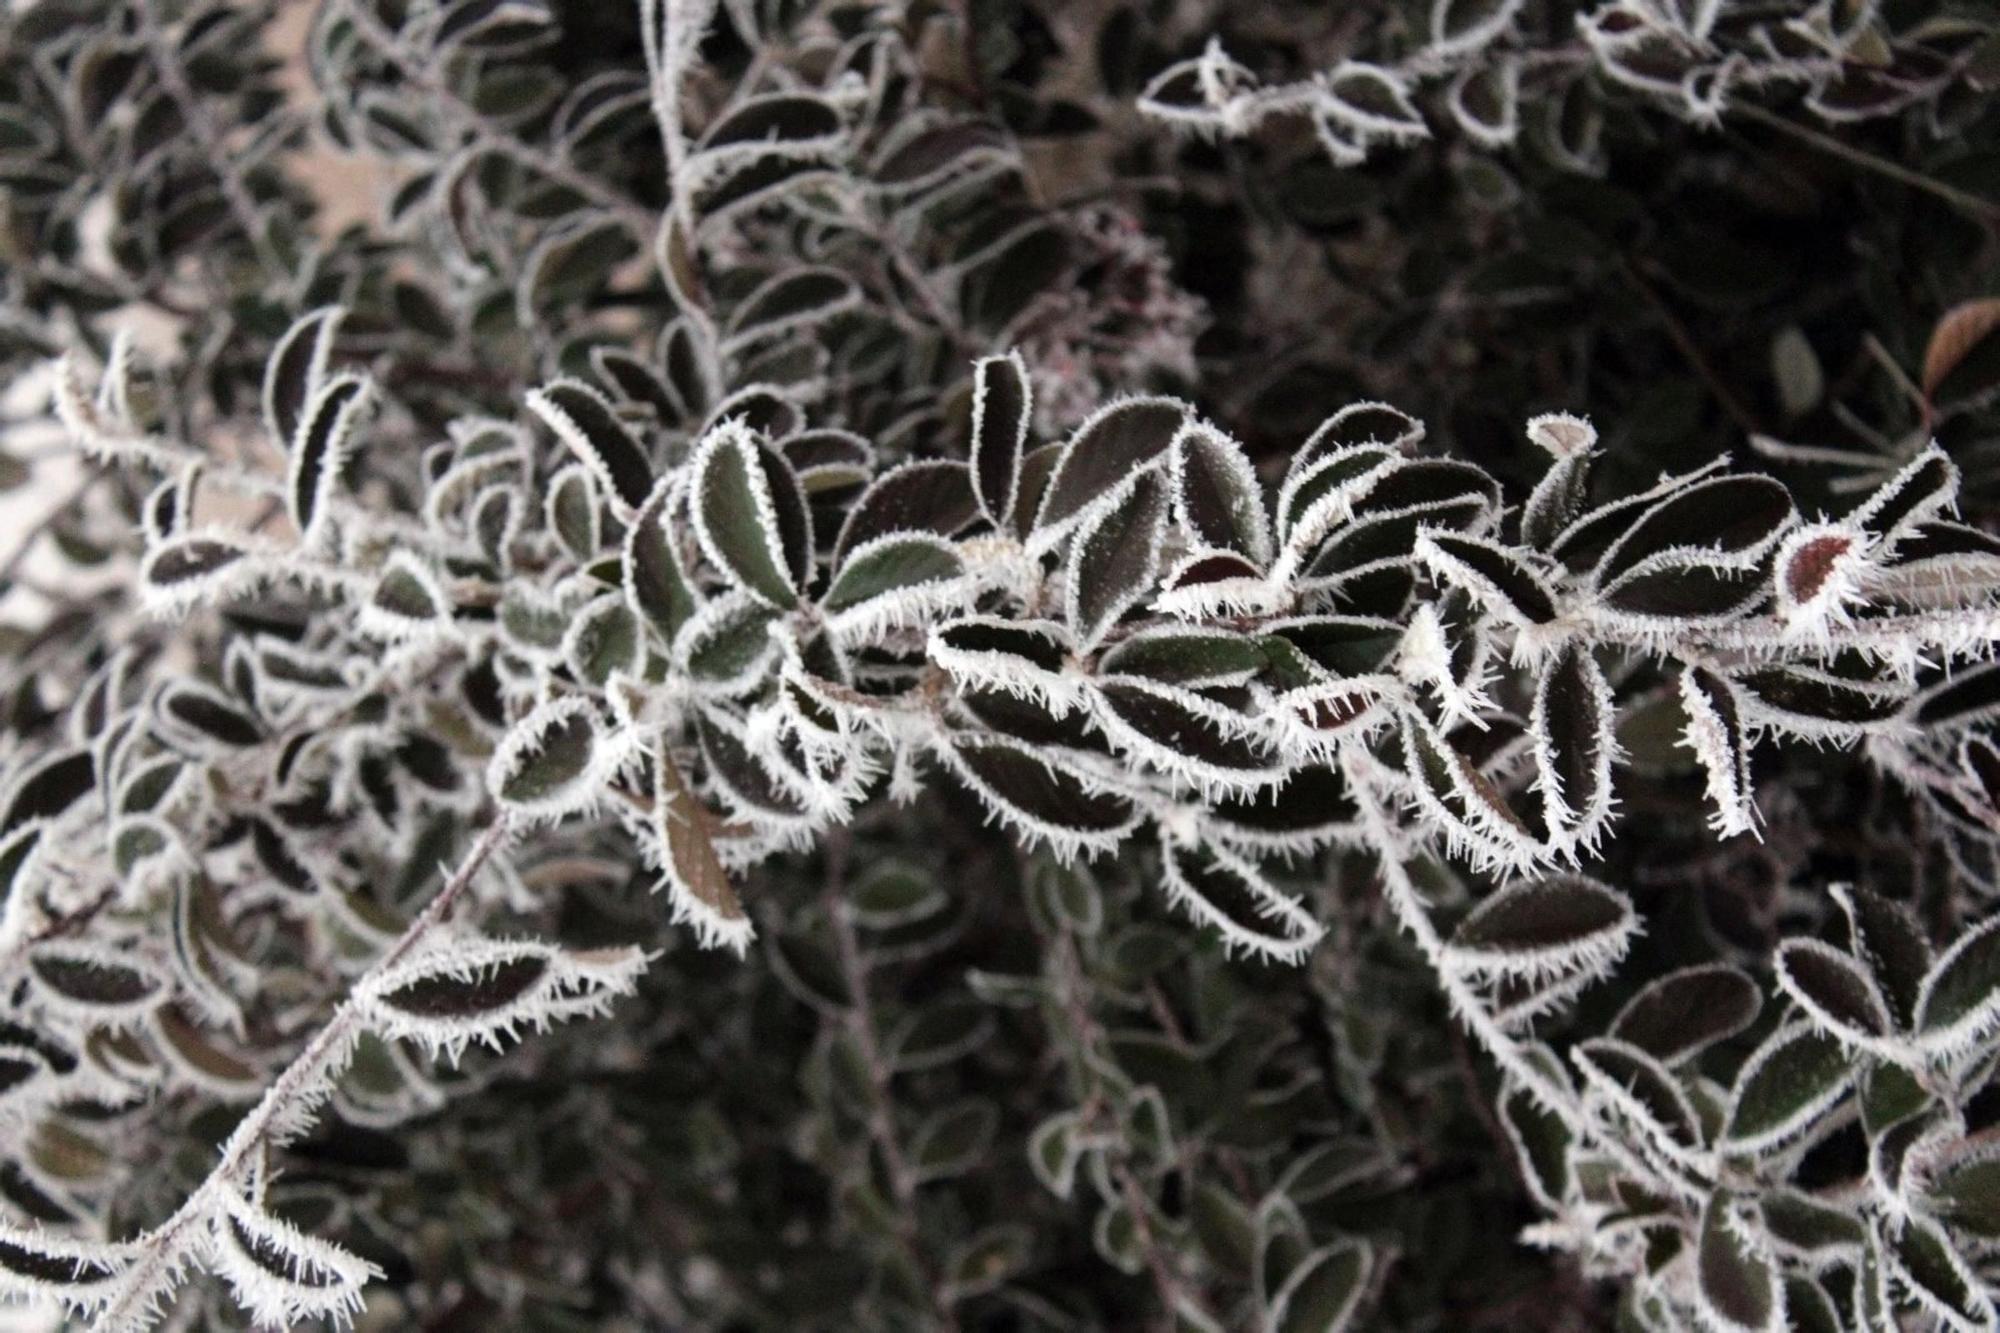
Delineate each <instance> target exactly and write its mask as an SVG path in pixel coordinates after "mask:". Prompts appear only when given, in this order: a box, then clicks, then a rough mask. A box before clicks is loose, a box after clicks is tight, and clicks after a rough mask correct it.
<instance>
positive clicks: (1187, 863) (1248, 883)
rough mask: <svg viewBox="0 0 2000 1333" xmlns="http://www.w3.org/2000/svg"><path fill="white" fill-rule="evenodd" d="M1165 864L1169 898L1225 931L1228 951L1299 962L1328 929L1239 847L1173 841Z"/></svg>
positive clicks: (1164, 853)
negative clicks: (1233, 849) (1230, 848)
mask: <svg viewBox="0 0 2000 1333" xmlns="http://www.w3.org/2000/svg"><path fill="white" fill-rule="evenodd" d="M1160 867H1161V870H1162V871H1163V875H1162V884H1163V886H1164V887H1165V889H1166V893H1167V901H1168V902H1170V903H1172V904H1173V905H1174V906H1175V907H1177V908H1179V909H1180V910H1182V911H1183V912H1186V913H1187V914H1188V915H1189V916H1191V917H1193V918H1194V919H1195V920H1196V921H1198V922H1201V923H1203V924H1205V925H1210V926H1214V927H1215V928H1216V930H1218V931H1219V932H1221V935H1222V947H1223V949H1224V951H1225V952H1228V953H1234V952H1235V951H1236V950H1238V949H1241V950H1243V951H1244V952H1245V953H1247V954H1251V955H1253V956H1255V957H1259V958H1268V959H1271V960H1273V961H1275V962H1281V963H1297V962H1300V961H1301V960H1303V959H1304V958H1305V956H1306V955H1307V954H1308V953H1310V952H1311V951H1312V949H1313V946H1314V945H1316V944H1318V943H1319V941H1320V940H1321V938H1322V937H1324V935H1325V934H1326V929H1325V927H1323V926H1321V925H1320V923H1319V922H1318V921H1316V920H1314V919H1313V916H1312V914H1311V913H1310V912H1308V911H1307V910H1306V909H1305V907H1304V906H1302V905H1301V904H1300V903H1299V901H1298V900H1297V899H1295V898H1293V897H1292V896H1291V895H1289V894H1287V893H1285V892H1283V891H1282V890H1280V889H1279V888H1278V887H1277V886H1276V885H1274V884H1272V883H1271V881H1270V880H1269V879H1268V878H1267V877H1266V876H1265V875H1264V873H1263V872H1262V871H1260V870H1259V869H1258V868H1257V867H1256V866H1255V865H1253V864H1251V863H1250V862H1249V861H1247V860H1244V859H1243V858H1242V857H1240V856H1238V855H1236V854H1235V853H1233V852H1229V851H1225V850H1222V849H1219V848H1216V849H1203V848H1198V847H1187V846H1182V845H1180V844H1178V843H1177V842H1174V841H1169V842H1168V844H1167V845H1166V846H1165V848H1163V850H1162V853H1161V861H1160Z"/></svg>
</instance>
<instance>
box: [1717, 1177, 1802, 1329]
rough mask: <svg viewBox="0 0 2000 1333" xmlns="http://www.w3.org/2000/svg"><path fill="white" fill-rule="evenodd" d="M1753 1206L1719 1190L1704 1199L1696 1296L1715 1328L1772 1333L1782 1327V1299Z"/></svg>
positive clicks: (1783, 1301) (1782, 1292)
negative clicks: (1706, 1199) (1705, 1201)
mask: <svg viewBox="0 0 2000 1333" xmlns="http://www.w3.org/2000/svg"><path fill="white" fill-rule="evenodd" d="M1763 1230H1764V1223H1763V1217H1762V1215H1761V1214H1760V1213H1759V1212H1758V1211H1757V1209H1756V1207H1755V1205H1753V1204H1750V1203H1748V1202H1746V1201H1744V1200H1741V1199H1738V1198H1736V1197H1735V1196H1733V1195H1731V1194H1729V1193H1728V1192H1727V1191H1724V1190H1717V1191H1716V1192H1715V1193H1714V1194H1712V1195H1710V1196H1709V1200H1708V1206H1707V1207H1706V1208H1705V1209H1703V1211H1702V1216H1701V1237H1700V1240H1699V1241H1698V1242H1697V1248H1696V1251H1695V1257H1696V1268H1695V1271H1696V1275H1697V1278H1698V1282H1697V1286H1696V1291H1697V1293H1698V1294H1699V1296H1700V1299H1701V1307H1702V1310H1703V1312H1704V1313H1705V1314H1707V1315H1708V1316H1709V1318H1710V1319H1711V1320H1712V1321H1713V1322H1714V1323H1715V1325H1716V1326H1717V1327H1718V1328H1722V1329H1727V1330H1731V1331H1732V1333H1734V1330H1739V1329H1740V1330H1758V1331H1759V1333H1763V1331H1765V1330H1769V1331H1770V1333H1777V1330H1779V1329H1782V1328H1784V1327H1785V1298H1784V1291H1783V1288H1782V1287H1781V1286H1780V1285H1779V1282H1778V1274H1777V1270H1776V1269H1775V1267H1774V1266H1773V1265H1772V1263H1771V1258H1770V1255H1769V1253H1768V1252H1767V1249H1766V1246H1765V1243H1764V1234H1763Z"/></svg>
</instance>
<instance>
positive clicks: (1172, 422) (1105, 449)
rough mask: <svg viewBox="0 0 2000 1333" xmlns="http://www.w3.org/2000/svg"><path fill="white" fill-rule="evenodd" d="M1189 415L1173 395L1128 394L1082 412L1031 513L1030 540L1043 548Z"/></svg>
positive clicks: (1151, 456) (1161, 450)
mask: <svg viewBox="0 0 2000 1333" xmlns="http://www.w3.org/2000/svg"><path fill="white" fill-rule="evenodd" d="M1187 419H1188V410H1187V407H1186V406H1185V405H1184V404H1182V403H1180V402H1177V401H1175V400H1174V399H1172V398H1129V399H1126V400H1124V401H1122V402H1117V403H1113V404H1111V405H1110V406H1108V407H1104V408H1100V409H1099V410H1098V411H1096V412H1095V413H1093V414H1091V416H1089V417H1088V418H1086V419H1085V420H1084V422H1083V424H1082V425H1081V426H1078V427H1077V429H1076V433H1075V434H1073V435H1071V436H1070V439H1069V443H1068V444H1067V445H1066V446H1065V447H1064V449H1063V452H1062V456H1061V459H1060V461H1058V462H1057V464H1056V468H1055V472H1054V474H1053V475H1052V476H1051V477H1050V478H1049V482H1048V487H1047V489H1046V490H1045V491H1044V492H1043V494H1042V505H1041V510H1040V512H1039V513H1038V514H1037V515H1036V517H1035V541H1036V542H1037V543H1039V544H1040V545H1041V546H1043V547H1044V548H1046V547H1047V546H1050V545H1053V544H1054V542H1055V541H1056V540H1057V539H1058V538H1060V537H1061V536H1062V535H1063V534H1064V533H1066V532H1067V531H1068V530H1069V529H1070V528H1071V527H1073V526H1074V525H1075V523H1076V521H1077V519H1079V518H1080V517H1081V516H1082V514H1083V512H1084V510H1085V509H1086V508H1088V507H1090V506H1091V505H1094V504H1096V503H1097V502H1098V501H1099V500H1100V499H1101V498H1103V497H1104V496H1106V495H1109V494H1111V493H1113V492H1114V491H1116V490H1118V489H1119V488H1120V487H1122V486H1124V485H1125V484H1127V481H1128V479H1129V478H1130V477H1131V476H1132V474H1133V473H1134V472H1137V471H1139V470H1140V469H1142V468H1144V467H1145V466H1146V465H1147V464H1148V463H1151V462H1153V461H1154V460H1156V459H1159V458H1161V457H1162V456H1164V455H1165V454H1166V452H1167V449H1168V447H1169V446H1170V445H1172V444H1173V442H1174V438H1175V437H1176V436H1177V435H1179V434H1180V430H1181V427H1182V426H1183V425H1185V424H1186V422H1187Z"/></svg>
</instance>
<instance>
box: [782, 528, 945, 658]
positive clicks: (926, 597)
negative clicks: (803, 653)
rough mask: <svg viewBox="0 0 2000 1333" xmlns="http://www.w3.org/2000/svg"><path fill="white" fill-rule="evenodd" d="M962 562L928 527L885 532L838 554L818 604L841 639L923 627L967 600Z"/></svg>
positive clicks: (867, 638)
mask: <svg viewBox="0 0 2000 1333" xmlns="http://www.w3.org/2000/svg"><path fill="white" fill-rule="evenodd" d="M969 582H971V581H970V580H968V579H967V576H966V562H965V558H964V556H963V555H961V554H960V552H959V548H958V547H957V545H956V544H955V543H952V542H949V541H946V540H945V539H944V538H942V537H936V536H932V535H931V534H929V533H916V532H903V533H887V534H884V535H883V536H880V537H875V538H872V539H870V540H868V541H865V542H862V543H860V544H859V545H857V546H855V547H854V548H852V549H851V550H849V551H848V552H847V553H846V554H845V555H844V556H843V558H842V561H841V565H840V568H839V570H838V571H837V572H836V573H835V574H834V576H833V581H832V583H831V585H830V586H829V587H828V588H827V591H826V595H825V596H824V597H823V598H821V600H820V608H821V610H823V611H825V612H827V613H828V619H827V627H828V629H829V630H830V631H831V632H832V633H834V634H835V635H836V636H838V637H839V638H840V639H841V640H842V641H843V642H852V641H871V640H876V639H880V638H881V637H882V636H883V635H885V634H887V633H890V632H893V631H897V630H907V629H927V628H928V627H929V625H930V622H932V621H933V620H935V619H936V618H937V617H938V616H939V615H941V614H943V613H945V612H947V611H948V610H951V609H953V608H956V607H958V606H962V605H964V604H965V603H966V602H967V601H969V600H971V597H970V594H971V592H972V588H971V587H969V586H968V583H969Z"/></svg>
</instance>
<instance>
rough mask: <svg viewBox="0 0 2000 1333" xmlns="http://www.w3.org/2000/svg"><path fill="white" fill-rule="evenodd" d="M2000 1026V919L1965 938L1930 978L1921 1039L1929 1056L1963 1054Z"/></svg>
mask: <svg viewBox="0 0 2000 1333" xmlns="http://www.w3.org/2000/svg"><path fill="white" fill-rule="evenodd" d="M1996 1023H2000V913H1996V914H1995V915H1993V916H1990V917H1988V918H1987V919H1986V920H1984V921H1982V922H1980V923H1979V924H1978V925H1977V926H1975V927H1973V928H1972V929H1971V930H1969V931H1966V932H1965V933H1964V934H1963V935H1960V936H1959V937H1958V939H1956V940H1955V941H1953V942H1952V946H1951V948H1949V949H1947V950H1945V953H1944V956H1943V957H1942V958H1940V959H1938V961H1937V965H1936V966H1935V967H1933V968H1932V969H1931V972H1930V975H1929V976H1927V977H1926V978H1924V986H1923V992H1922V994H1921V995H1920V996H1919V998H1918V1000H1917V1033H1918V1039H1919V1040H1920V1041H1921V1042H1922V1043H1923V1045H1924V1047H1925V1048H1926V1049H1927V1050H1932V1051H1939V1052H1947V1051H1954V1050H1962V1049H1964V1048H1965V1047H1966V1046H1967V1045H1968V1044H1970V1043H1971V1042H1973V1041H1974V1040H1976V1039H1978V1038H1979V1037H1981V1036H1983V1035H1985V1034H1986V1033H1988V1032H1990V1031H1992V1029H1993V1027H1994V1025H1995V1024H1996Z"/></svg>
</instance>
